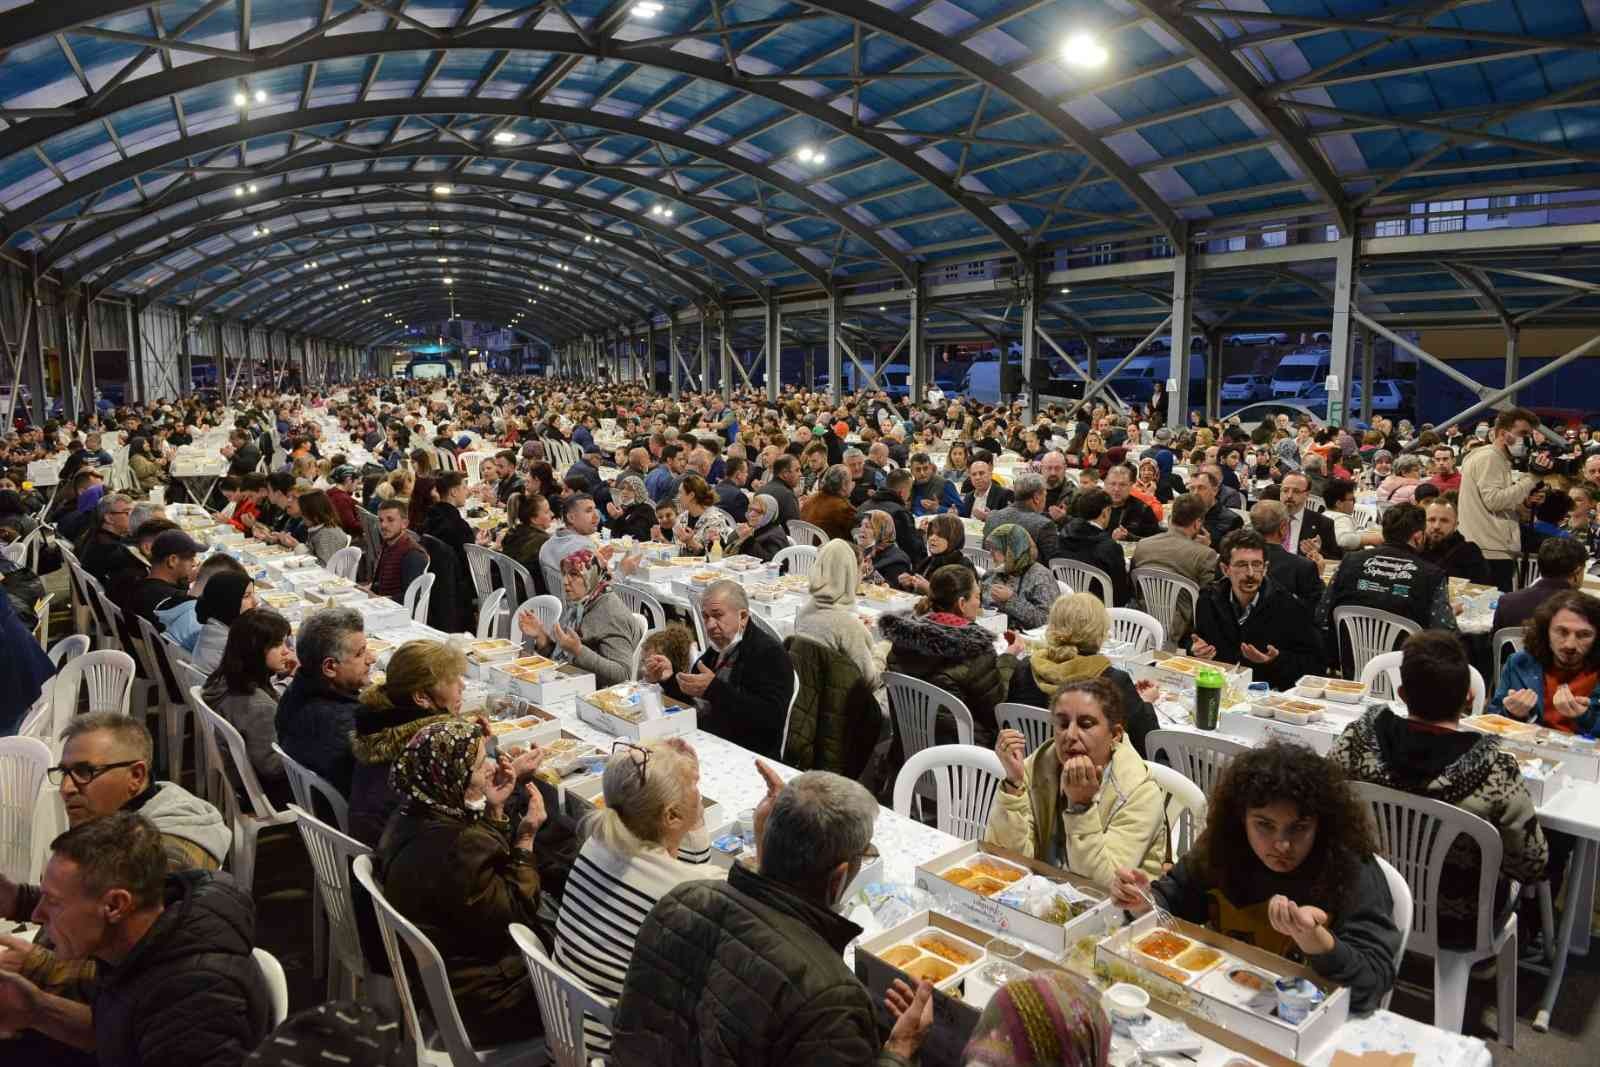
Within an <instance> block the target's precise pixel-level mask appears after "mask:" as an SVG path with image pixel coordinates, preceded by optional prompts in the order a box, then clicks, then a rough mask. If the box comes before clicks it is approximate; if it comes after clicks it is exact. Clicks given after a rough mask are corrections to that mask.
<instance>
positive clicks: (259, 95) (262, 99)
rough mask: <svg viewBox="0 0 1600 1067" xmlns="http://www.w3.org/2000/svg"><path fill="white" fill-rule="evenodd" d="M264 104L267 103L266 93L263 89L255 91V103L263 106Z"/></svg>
mask: <svg viewBox="0 0 1600 1067" xmlns="http://www.w3.org/2000/svg"><path fill="white" fill-rule="evenodd" d="M266 102H267V91H266V90H265V89H257V90H256V103H258V104H265V103H266Z"/></svg>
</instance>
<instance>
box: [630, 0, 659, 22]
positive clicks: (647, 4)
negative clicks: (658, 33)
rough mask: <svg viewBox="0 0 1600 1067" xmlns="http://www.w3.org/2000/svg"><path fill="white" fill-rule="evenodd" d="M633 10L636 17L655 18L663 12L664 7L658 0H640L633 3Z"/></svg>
mask: <svg viewBox="0 0 1600 1067" xmlns="http://www.w3.org/2000/svg"><path fill="white" fill-rule="evenodd" d="M632 11H633V14H634V16H635V17H636V18H641V19H653V18H655V17H656V16H657V15H659V14H661V11H662V7H661V5H660V4H659V3H657V2H656V0H639V2H638V3H636V4H634V5H633V8H632Z"/></svg>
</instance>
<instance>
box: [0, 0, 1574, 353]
mask: <svg viewBox="0 0 1600 1067" xmlns="http://www.w3.org/2000/svg"><path fill="white" fill-rule="evenodd" d="M1597 30H1600V5H1597V4H1595V3H1594V2H1593V0H1587V2H1586V0H1488V2H1474V0H1454V2H1452V0H1425V2H1389V3H1384V2H1377V0H1368V2H1362V0H1292V2H1289V0H1181V2H1180V0H1127V2H1119V0H1111V2H1090V0H1055V2H1038V0H999V2H989V0H960V2H953V0H914V2H911V3H903V4H878V3H871V2H868V0H833V2H828V0H815V2H805V3H772V2H761V3H749V2H739V0H731V2H724V0H709V2H694V0H682V2H680V0H657V2H652V0H629V2H626V3H607V2H602V0H547V2H541V3H532V4H509V3H503V2H502V3H480V2H477V0H436V2H427V3H417V2H407V0H383V2H380V0H272V2H270V3H265V2H255V3H252V2H250V0H233V2H222V0H209V2H199V0H184V2H168V3H155V4H150V3H141V4H131V3H128V4H119V3H110V2H102V3H95V2H71V0H58V2H52V3H25V4H21V5H15V6H13V7H12V8H11V9H10V10H8V11H5V12H3V13H0V48H3V49H4V56H3V62H0V240H3V243H4V247H5V249H6V250H7V251H9V252H12V253H16V252H26V253H30V254H32V256H33V257H35V258H34V262H35V263H36V264H37V266H38V268H39V269H40V270H43V271H48V272H54V273H56V274H58V275H59V276H61V277H63V278H65V279H70V280H75V281H82V282H84V283H87V284H88V285H89V286H90V287H91V288H92V289H93V290H94V291H96V292H98V293H104V294H109V295H117V296H131V297H134V298H136V299H138V300H140V301H162V302H169V303H180V304H186V305H188V306H189V307H191V308H193V309H194V310H195V311H201V312H204V313H207V314H212V315H216V316H225V317H230V318H242V319H247V320H249V321H252V322H260V323H264V324H266V325H268V326H271V327H274V328H285V329H291V330H299V329H307V328H312V327H314V328H316V329H317V330H319V331H322V332H325V333H327V334H330V335H332V336H342V337H347V338H352V339H360V340H362V341H365V342H372V341H376V340H379V339H382V338H383V337H386V336H392V335H393V334H394V333H395V332H397V330H398V327H397V325H396V324H397V323H398V322H399V321H400V318H399V316H398V314H397V312H398V311H399V309H400V308H402V307H404V308H405V309H406V311H405V314H409V315H412V316H418V317H421V316H425V315H427V314H429V313H433V314H443V313H444V312H446V311H447V309H449V308H450V307H451V303H450V299H449V293H450V292H451V291H452V290H453V289H454V290H457V291H459V290H464V289H467V288H471V289H473V290H474V291H475V293H476V295H475V296H474V297H473V303H474V306H475V307H487V308H488V309H490V310H492V312H493V313H494V314H493V317H494V318H496V319H503V320H505V321H507V322H512V321H515V322H516V323H517V324H518V325H519V326H520V328H523V329H527V330H532V331H534V332H537V333H538V334H540V335H541V336H544V337H546V338H547V339H549V340H550V341H551V342H553V343H559V342H561V341H563V340H569V339H572V338H575V337H578V336H580V335H583V334H585V333H590V332H592V331H595V330H598V329H603V328H605V327H606V326H608V325H619V326H620V325H625V324H631V323H637V322H640V321H642V320H645V319H648V318H649V317H651V316H652V315H655V314H659V313H662V312H668V313H670V312H671V311H673V309H678V308H686V307H697V306H706V305H709V304H714V303H717V302H720V301H727V300H750V299H758V300H770V299H771V298H772V296H773V294H786V293H794V292H798V293H805V292H819V293H820V292H822V291H824V290H826V291H838V290H840V289H841V288H848V287H856V288H858V289H860V288H870V287H871V286H873V285H898V284H903V283H905V282H906V281H909V280H912V279H914V278H916V277H918V276H920V275H922V274H924V273H925V272H927V271H929V270H931V269H943V268H946V267H949V266H950V265H952V264H961V263H981V262H995V261H1007V262H1015V263H1018V264H1023V265H1025V266H1027V267H1037V266H1039V265H1041V264H1044V265H1048V264H1050V263H1054V262H1058V261H1060V260H1061V259H1063V258H1064V257H1066V256H1068V255H1071V254H1073V253H1074V252H1075V251H1081V250H1085V249H1088V250H1095V251H1096V252H1097V253H1099V251H1100V250H1106V251H1107V252H1108V253H1109V254H1111V255H1115V256H1116V257H1117V258H1119V259H1121V260H1128V259H1132V260H1138V259H1143V258H1161V257H1163V256H1168V257H1170V256H1171V255H1172V254H1173V252H1174V249H1175V248H1176V249H1179V250H1181V249H1184V248H1186V247H1190V246H1191V245H1192V244H1193V243H1194V242H1196V241H1212V240H1215V239H1217V238H1223V239H1226V238H1227V237H1228V236H1229V235H1235V234H1239V235H1242V234H1259V233H1261V232H1262V231H1263V230H1265V229H1268V228H1271V227H1275V226H1282V227H1286V228H1288V229H1292V230H1294V231H1295V232H1296V234H1297V235H1299V237H1300V238H1301V239H1309V238H1307V237H1306V235H1308V234H1310V233H1313V232H1314V233H1315V234H1316V236H1317V237H1318V238H1319V239H1330V240H1331V239H1337V238H1339V237H1340V236H1342V235H1348V234H1351V233H1356V234H1359V235H1364V236H1367V235H1371V234H1373V232H1374V230H1375V228H1376V227H1378V226H1381V225H1383V224H1384V222H1385V221H1386V220H1388V221H1392V220H1393V219H1395V218H1399V217H1403V216H1406V215H1408V214H1409V213H1410V212H1411V211H1412V210H1413V207H1412V205H1414V204H1417V203H1419V202H1423V203H1436V202H1442V203H1450V202H1453V201H1456V200H1464V199H1466V198H1475V197H1485V196H1489V197H1506V198H1514V197H1517V196H1521V195H1545V194H1549V193H1552V192H1570V191H1575V190H1588V189H1590V188H1592V186H1593V185H1594V184H1595V174H1596V167H1597V164H1600V124H1597V122H1596V119H1597V117H1600V116H1597V104H1600V99H1597V97H1596V94H1597V92H1600V47H1597V45H1600V36H1597ZM1402 225H1405V223H1402ZM1425 232H1426V231H1425ZM1563 265H1564V266H1568V267H1573V266H1582V265H1583V264H1573V263H1571V262H1564V263H1563ZM1538 266H1539V264H1538V263H1535V262H1525V263H1521V264H1520V265H1519V267H1518V268H1517V269H1521V270H1523V271H1524V272H1525V273H1529V274H1535V275H1536V274H1538V273H1539V272H1538V270H1536V269H1534V268H1537V267H1538ZM1568 273H1569V274H1570V273H1571V272H1570V271H1568ZM1433 275H1434V278H1435V281H1436V282H1437V284H1435V281H1428V282H1424V283H1420V284H1423V285H1425V287H1426V291H1428V292H1430V293H1436V294H1437V297H1438V299H1439V300H1442V301H1451V300H1453V301H1457V302H1459V303H1460V305H1461V307H1462V309H1463V310H1464V311H1466V310H1469V309H1471V310H1475V311H1483V310H1484V309H1485V308H1486V307H1487V306H1488V305H1487V302H1486V299H1485V297H1484V294H1483V287H1481V286H1480V285H1479V283H1480V282H1482V281H1486V280H1487V278H1486V276H1480V275H1475V274H1473V273H1472V272H1471V271H1468V272H1466V273H1465V274H1463V273H1460V272H1458V271H1456V270H1453V269H1439V270H1436V271H1434V272H1433ZM446 277H449V278H450V279H451V281H450V283H449V284H448V285H447V284H446V283H445V281H444V279H445V278H446ZM1506 277H1507V276H1502V277H1501V278H1497V279H1494V282H1495V283H1498V282H1502V281H1504V280H1506ZM1328 280H1329V281H1331V280H1332V279H1331V278H1330V279H1328ZM1280 281H1281V279H1280ZM1516 283H1517V284H1519V285H1521V286H1522V287H1525V288H1526V287H1538V286H1540V285H1541V283H1540V280H1539V279H1538V278H1537V277H1534V278H1519V279H1516ZM1319 285H1321V288H1322V289H1324V290H1325V289H1326V285H1322V284H1321V283H1320V282H1317V281H1316V280H1315V279H1314V280H1313V283H1312V284H1311V285H1309V286H1305V287H1297V286H1296V285H1295V284H1291V283H1289V282H1282V284H1281V285H1280V289H1279V293H1278V296H1279V297H1282V298H1285V299H1287V298H1291V297H1293V298H1296V299H1301V300H1304V301H1308V302H1310V303H1315V302H1316V301H1318V300H1325V293H1324V292H1319V288H1318V287H1319ZM1395 285H1396V286H1397V287H1400V288H1401V289H1402V290H1404V291H1411V290H1409V289H1405V288H1404V287H1405V286H1408V285H1413V283H1412V282H1396V283H1395ZM1214 286H1217V287H1224V288H1225V290H1226V292H1225V295H1226V298H1227V300H1228V301H1229V302H1231V303H1233V304H1248V303H1249V302H1250V301H1251V294H1252V293H1256V292H1257V291H1258V287H1257V286H1256V285H1255V284H1254V283H1248V284H1241V282H1240V281H1235V282H1232V283H1229V282H1223V281H1218V282H1216V283H1214ZM1413 288H1415V286H1414V285H1413ZM1488 288H1489V289H1490V292H1491V294H1493V290H1494V285H1493V284H1490V285H1489V286H1488ZM1217 291H1218V292H1223V291H1224V289H1218V290H1217ZM1196 295H1197V298H1199V299H1204V289H1203V287H1202V288H1201V290H1200V291H1199V292H1197V294H1196ZM1078 296H1079V294H1070V295H1069V294H1054V297H1055V300H1054V303H1055V305H1056V312H1055V313H1056V314H1059V315H1060V316H1061V319H1062V321H1064V322H1068V323H1071V322H1072V321H1074V319H1075V318H1076V319H1077V321H1079V322H1082V321H1085V320H1084V319H1083V318H1082V315H1083V314H1086V313H1088V312H1089V311H1095V313H1096V314H1098V313H1099V312H1098V311H1096V310H1095V307H1094V305H1093V302H1094V301H1100V302H1101V303H1104V302H1105V301H1107V300H1120V301H1125V302H1126V301H1134V302H1135V303H1136V302H1137V301H1138V299H1139V291H1138V289H1137V288H1134V289H1132V290H1123V291H1121V292H1119V293H1118V294H1115V295H1109V294H1107V293H1104V292H1094V291H1088V292H1085V293H1083V294H1081V299H1082V300H1084V301H1085V302H1086V303H1085V305H1084V306H1083V307H1082V308H1079V309H1076V310H1075V309H1074V307H1073V302H1074V300H1075V299H1077V298H1078ZM1221 298H1222V297H1219V299H1221ZM1493 298H1495V299H1497V298H1498V297H1493ZM1553 299H1557V298H1556V297H1548V296H1546V295H1544V293H1543V291H1542V290H1540V291H1539V292H1538V293H1537V294H1536V295H1533V296H1529V297H1528V300H1529V301H1542V302H1545V303H1548V302H1550V301H1551V300H1553ZM1257 300H1261V298H1260V297H1257ZM1593 300H1594V293H1592V292H1581V291H1580V292H1579V294H1578V295H1577V297H1576V299H1574V300H1568V301H1567V302H1566V305H1565V307H1566V309H1567V311H1568V312H1569V313H1579V312H1582V311H1583V310H1584V309H1585V307H1586V306H1587V307H1588V308H1589V309H1592V308H1593V306H1594V305H1593ZM1271 302H1272V300H1271V299H1267V300H1265V301H1263V303H1264V304H1265V306H1268V307H1270V306H1271ZM1445 306H1447V307H1448V306H1451V305H1449V304H1446V305H1445ZM1149 311H1150V313H1149V314H1148V315H1146V316H1143V317H1140V316H1137V315H1130V316H1129V321H1128V323H1127V325H1128V327H1129V328H1130V329H1132V330H1137V329H1139V328H1141V327H1143V326H1148V325H1151V324H1153V323H1154V322H1156V321H1158V320H1159V315H1158V314H1157V312H1158V311H1159V308H1158V307H1152V308H1151V309H1149ZM1286 314H1287V313H1286ZM1309 315H1310V313H1309V312H1308V317H1309ZM1238 321H1239V322H1241V323H1243V322H1245V321H1247V319H1239V320H1238Z"/></svg>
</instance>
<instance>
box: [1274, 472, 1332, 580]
mask: <svg viewBox="0 0 1600 1067" xmlns="http://www.w3.org/2000/svg"><path fill="white" fill-rule="evenodd" d="M1310 493H1311V480H1310V479H1309V478H1307V477H1306V476H1305V475H1304V474H1301V473H1300V472H1299V471H1290V472H1289V473H1288V474H1285V475H1284V476H1283V481H1282V482H1280V483H1279V485H1278V499H1279V500H1281V501H1283V510H1284V512H1285V513H1286V516H1285V522H1286V527H1285V529H1284V530H1282V531H1281V538H1282V540H1281V541H1280V544H1282V545H1283V549H1284V551H1286V552H1292V553H1295V554H1297V555H1302V556H1309V557H1312V558H1313V559H1314V560H1315V562H1316V563H1317V565H1318V566H1319V567H1320V566H1321V565H1322V560H1323V559H1338V558H1339V557H1341V556H1343V555H1344V550H1343V549H1342V548H1340V547H1339V535H1338V534H1337V533H1336V532H1335V531H1334V529H1333V520H1332V519H1330V518H1328V517H1327V516H1326V515H1319V514H1317V513H1316V512H1314V511H1312V510H1311V509H1310V508H1308V507H1306V499H1307V497H1308V496H1309V495H1310Z"/></svg>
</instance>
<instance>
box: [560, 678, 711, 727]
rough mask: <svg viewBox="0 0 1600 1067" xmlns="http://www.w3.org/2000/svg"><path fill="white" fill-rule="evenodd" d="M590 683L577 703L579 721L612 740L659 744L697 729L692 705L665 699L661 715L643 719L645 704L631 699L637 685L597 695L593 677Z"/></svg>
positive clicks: (627, 685) (608, 690)
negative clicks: (623, 739) (624, 739)
mask: <svg viewBox="0 0 1600 1067" xmlns="http://www.w3.org/2000/svg"><path fill="white" fill-rule="evenodd" d="M590 683H591V684H590V691H589V692H588V693H587V694H585V695H582V696H580V697H579V698H578V700H577V706H576V711H577V714H578V718H580V719H582V720H583V721H584V722H586V723H588V724H589V725H590V726H593V727H594V728H595V729H597V730H603V731H605V732H606V733H608V734H610V735H611V736H613V737H625V738H627V739H628V740H630V741H657V740H660V739H661V738H663V737H684V736H687V735H688V734H692V733H694V731H695V730H696V729H697V728H698V727H697V725H696V721H695V710H694V707H693V706H692V705H689V704H680V703H677V702H676V701H673V700H671V699H670V698H667V697H663V698H662V701H661V715H660V716H659V717H657V718H654V719H645V718H643V717H642V712H641V709H642V705H641V704H638V703H633V702H631V701H630V700H629V697H630V695H631V694H632V693H633V692H636V691H637V689H638V686H637V684H636V683H633V682H624V683H623V684H622V685H614V686H612V687H610V688H609V689H602V690H599V691H598V692H596V691H594V689H593V676H592V675H591V676H590Z"/></svg>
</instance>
